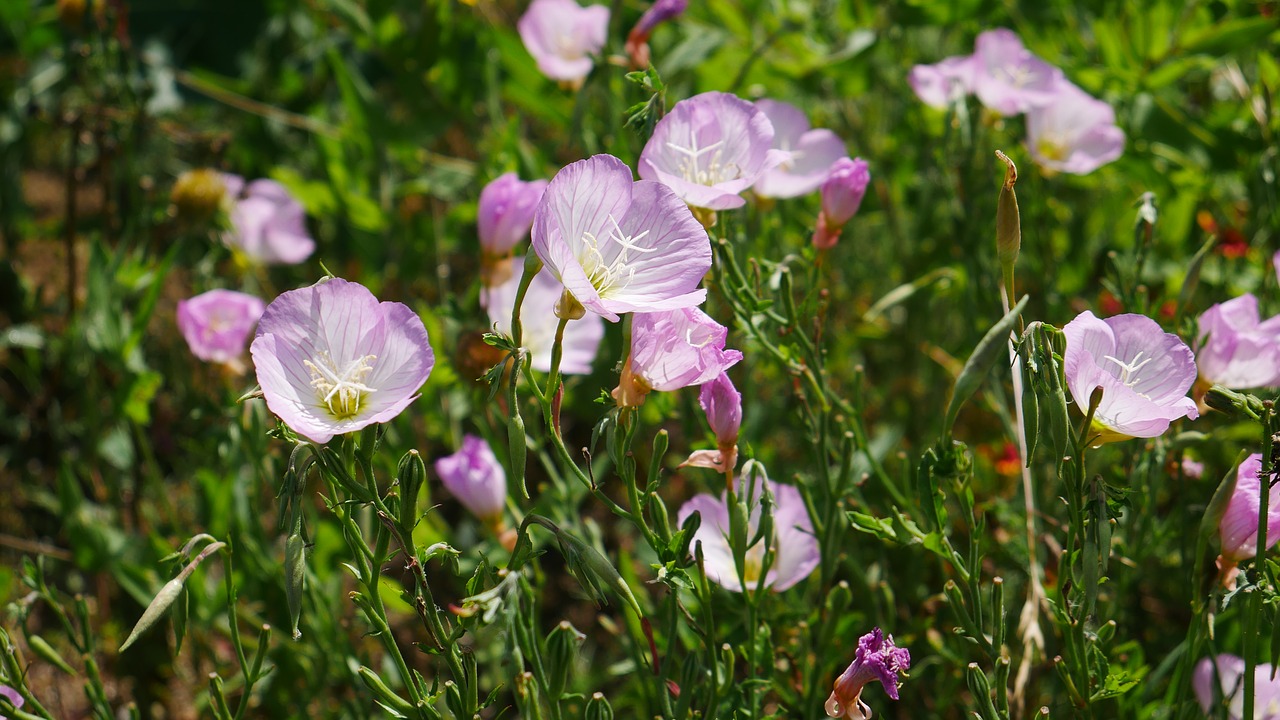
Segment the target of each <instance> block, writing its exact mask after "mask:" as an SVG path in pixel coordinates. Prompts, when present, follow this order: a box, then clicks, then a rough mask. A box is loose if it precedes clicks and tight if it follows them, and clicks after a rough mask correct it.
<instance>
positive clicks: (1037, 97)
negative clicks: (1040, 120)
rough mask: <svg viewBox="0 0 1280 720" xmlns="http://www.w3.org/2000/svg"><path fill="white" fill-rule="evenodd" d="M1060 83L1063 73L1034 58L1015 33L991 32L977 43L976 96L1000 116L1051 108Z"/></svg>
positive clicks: (974, 56) (981, 37)
mask: <svg viewBox="0 0 1280 720" xmlns="http://www.w3.org/2000/svg"><path fill="white" fill-rule="evenodd" d="M1061 81H1062V71H1061V70H1059V69H1058V68H1056V67H1054V66H1052V65H1050V64H1049V63H1047V62H1045V61H1043V60H1041V59H1040V58H1038V57H1036V56H1035V55H1033V54H1031V51H1029V50H1027V49H1026V48H1025V47H1024V46H1023V45H1022V41H1021V40H1019V39H1018V36H1017V35H1016V34H1015V33H1014V32H1013V31H1012V30H1007V29H1005V28H999V29H996V30H988V31H986V32H984V33H982V34H981V35H979V36H978V39H977V40H976V41H975V42H974V46H973V90H974V93H976V94H977V96H978V99H979V100H981V101H982V104H983V105H986V106H987V107H989V108H991V109H992V110H995V111H996V112H998V113H1000V114H1001V115H1016V114H1018V113H1023V112H1027V111H1028V110H1030V109H1031V108H1034V107H1040V106H1042V105H1048V104H1049V103H1050V102H1052V101H1053V100H1054V98H1055V97H1056V94H1057V91H1058V83H1059V82H1061Z"/></svg>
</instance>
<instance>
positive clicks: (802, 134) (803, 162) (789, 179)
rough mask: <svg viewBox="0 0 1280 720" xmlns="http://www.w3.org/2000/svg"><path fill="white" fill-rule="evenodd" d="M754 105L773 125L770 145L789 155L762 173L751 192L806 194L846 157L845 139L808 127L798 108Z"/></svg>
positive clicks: (781, 104) (766, 102)
mask: <svg viewBox="0 0 1280 720" xmlns="http://www.w3.org/2000/svg"><path fill="white" fill-rule="evenodd" d="M756 107H757V108H759V109H760V111H761V112H763V113H764V114H765V116H766V117H768V118H769V122H770V123H772V124H773V146H772V147H773V148H774V149H775V150H779V151H782V152H785V153H789V154H790V156H791V157H790V158H789V159H788V160H786V161H784V162H783V163H782V164H781V165H779V166H778V167H776V168H774V169H772V170H769V171H767V172H765V174H764V175H762V176H760V179H759V180H757V181H756V184H755V186H754V187H753V188H752V191H753V192H755V194H757V195H759V196H760V197H770V198H793V197H799V196H801V195H808V194H809V193H811V192H813V191H814V190H817V189H818V186H819V185H821V184H822V182H823V181H824V180H826V179H827V175H828V172H829V171H830V170H831V164H832V163H834V162H836V161H837V160H839V159H841V158H843V157H845V156H846V154H847V153H846V152H845V147H844V141H843V140H841V139H840V138H839V137H838V136H837V135H836V134H835V133H833V132H831V131H830V130H826V129H817V130H811V129H810V128H809V118H807V117H805V114H804V112H803V111H802V110H800V108H798V107H796V106H795V105H789V104H787V103H784V102H779V101H777V100H757V101H756Z"/></svg>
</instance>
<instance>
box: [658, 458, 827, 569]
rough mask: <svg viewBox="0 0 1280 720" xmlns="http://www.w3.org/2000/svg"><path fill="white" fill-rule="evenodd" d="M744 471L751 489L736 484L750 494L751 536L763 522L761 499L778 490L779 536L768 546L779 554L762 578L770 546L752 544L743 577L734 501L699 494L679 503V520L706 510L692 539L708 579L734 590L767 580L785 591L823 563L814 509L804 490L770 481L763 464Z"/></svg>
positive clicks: (753, 463) (775, 494)
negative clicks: (732, 519)
mask: <svg viewBox="0 0 1280 720" xmlns="http://www.w3.org/2000/svg"><path fill="white" fill-rule="evenodd" d="M742 475H743V477H745V478H746V479H747V483H746V489H743V483H738V484H737V485H738V489H739V492H746V493H748V495H747V498H748V506H749V507H750V508H751V512H750V514H749V515H748V517H747V526H748V528H747V533H746V534H747V539H748V541H749V540H750V539H751V538H754V537H755V536H756V533H757V530H758V529H759V526H760V506H761V499H762V498H763V497H764V494H765V493H771V494H772V495H773V502H774V508H773V527H774V535H773V538H772V539H771V540H770V541H769V543H768V545H767V549H771V550H772V551H773V553H774V559H773V563H772V564H771V565H770V567H769V571H768V572H767V573H764V574H763V577H762V576H761V571H762V570H763V568H764V559H765V551H766V545H765V543H763V542H757V543H756V544H755V545H752V546H751V547H749V548H747V553H746V557H745V558H744V564H745V565H746V567H744V568H742V577H741V578H739V573H738V567H737V566H736V565H735V563H734V561H733V549H732V548H731V547H730V546H729V506H728V505H727V500H726V499H725V498H724V496H721V497H719V498H716V497H714V496H711V495H707V494H705V493H704V494H701V495H695V496H694V497H692V498H690V499H689V501H688V502H686V503H685V504H684V505H683V506H681V507H680V513H679V515H678V516H677V523H678V524H680V525H683V524H684V521H685V520H686V519H687V518H688V517H689V516H690V515H692V514H693V513H694V512H698V513H701V514H702V524H701V525H699V527H698V532H697V533H695V534H694V536H693V542H694V543H698V544H701V545H702V554H703V558H704V561H705V565H704V567H705V568H706V571H707V578H708V579H709V580H711V581H712V582H714V583H716V584H717V585H720V586H721V587H723V588H724V589H726V590H730V591H732V592H742V590H743V582H742V581H743V580H745V581H746V583H745V585H746V589H747V590H755V589H756V588H757V587H759V585H760V583H764V586H765V587H767V588H769V589H770V590H773V591H774V592H782V591H783V590H786V589H788V588H790V587H791V586H793V585H795V584H796V583H798V582H800V581H801V580H804V579H805V578H807V577H809V574H810V573H812V572H813V570H814V568H816V567H818V562H819V560H820V557H819V554H818V539H817V538H816V537H814V535H813V523H811V522H810V521H809V512H808V510H806V509H805V506H804V499H803V498H802V497H800V491H799V490H797V489H795V488H794V487H792V486H790V485H780V484H777V483H770V482H769V477H768V476H767V475H766V474H765V469H764V466H763V465H761V464H760V463H758V462H756V461H754V460H750V461H748V462H747V463H746V464H745V465H743V467H742Z"/></svg>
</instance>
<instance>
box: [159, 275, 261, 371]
mask: <svg viewBox="0 0 1280 720" xmlns="http://www.w3.org/2000/svg"><path fill="white" fill-rule="evenodd" d="M265 309H266V305H265V304H264V303H263V302H262V301H261V300H259V299H258V298H256V297H254V296H252V295H246V294H244V293H240V292H235V291H234V290H210V291H209V292H206V293H203V294H200V295H197V296H195V297H193V298H190V299H188V300H182V301H179V302H178V329H179V330H180V331H182V337H184V338H186V341H187V346H188V347H190V348H191V353H192V354H193V355H195V356H196V357H198V358H200V359H201V360H204V361H206V362H217V363H224V364H227V365H231V366H233V367H236V368H238V369H241V370H242V369H243V363H242V362H241V360H240V357H241V356H242V355H244V346H245V343H246V342H247V341H248V339H249V334H250V333H252V332H253V326H254V325H256V324H257V323H258V318H260V317H262V311H263V310H265Z"/></svg>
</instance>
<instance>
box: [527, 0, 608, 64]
mask: <svg viewBox="0 0 1280 720" xmlns="http://www.w3.org/2000/svg"><path fill="white" fill-rule="evenodd" d="M516 28H517V29H518V30H519V31H520V39H521V40H523V41H524V46H525V48H526V49H527V50H528V51H529V54H530V55H532V56H533V59H534V60H536V61H537V63H538V69H539V70H541V71H542V74H543V75H546V76H547V77H549V78H551V79H552V80H562V81H565V82H580V81H581V80H582V79H583V78H585V77H586V76H587V75H588V74H590V73H591V68H592V67H593V66H594V63H593V62H592V60H591V56H592V55H595V54H598V53H599V52H600V50H601V49H602V48H603V47H604V43H605V40H606V39H608V35H609V8H607V7H605V6H603V5H591V6H589V7H585V8H584V7H582V6H581V5H579V4H578V3H577V2H575V1H574V0H533V2H532V3H530V4H529V9H528V10H526V11H525V13H524V16H523V17H521V18H520V22H518V23H516Z"/></svg>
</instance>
